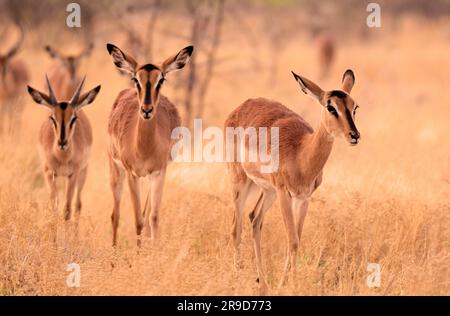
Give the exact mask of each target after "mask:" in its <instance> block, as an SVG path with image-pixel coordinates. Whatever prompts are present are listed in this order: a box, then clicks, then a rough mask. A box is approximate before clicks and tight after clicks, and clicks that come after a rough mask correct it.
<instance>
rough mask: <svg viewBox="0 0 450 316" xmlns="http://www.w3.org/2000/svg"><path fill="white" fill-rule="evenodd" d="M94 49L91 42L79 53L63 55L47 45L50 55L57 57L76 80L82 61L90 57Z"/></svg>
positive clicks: (46, 48)
mask: <svg viewBox="0 0 450 316" xmlns="http://www.w3.org/2000/svg"><path fill="white" fill-rule="evenodd" d="M93 49H94V44H92V43H91V44H89V46H88V47H87V48H86V49H85V50H84V51H82V52H81V53H79V54H78V55H63V54H61V53H60V52H59V51H57V50H56V49H54V48H53V47H51V46H49V45H47V46H46V47H45V51H46V52H47V53H48V54H49V55H50V57H51V58H53V59H57V60H58V61H59V62H60V63H61V64H62V65H63V66H64V67H65V68H66V69H67V71H68V72H69V74H70V78H72V79H73V80H75V78H76V75H77V70H78V68H79V66H80V64H81V61H82V60H83V59H84V58H86V57H88V56H89V55H90V54H91V53H92V50H93Z"/></svg>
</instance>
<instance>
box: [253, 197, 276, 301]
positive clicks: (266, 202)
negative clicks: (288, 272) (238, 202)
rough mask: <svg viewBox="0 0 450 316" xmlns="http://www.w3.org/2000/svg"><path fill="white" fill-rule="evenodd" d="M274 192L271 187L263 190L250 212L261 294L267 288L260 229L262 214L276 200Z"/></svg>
mask: <svg viewBox="0 0 450 316" xmlns="http://www.w3.org/2000/svg"><path fill="white" fill-rule="evenodd" d="M276 197H277V195H276V192H275V191H274V190H272V189H269V190H263V191H262V192H261V194H260V196H259V199H258V201H257V202H256V205H255V207H254V208H253V210H252V212H251V213H250V222H251V224H252V236H253V247H254V250H255V258H256V270H257V273H258V279H257V280H256V281H257V282H258V283H259V290H260V294H261V295H265V294H266V293H267V290H268V286H267V282H266V279H265V276H264V270H263V266H262V256H261V230H262V225H263V221H264V215H265V214H266V212H267V210H268V209H269V208H270V207H271V206H272V205H273V203H274V202H275V200H276Z"/></svg>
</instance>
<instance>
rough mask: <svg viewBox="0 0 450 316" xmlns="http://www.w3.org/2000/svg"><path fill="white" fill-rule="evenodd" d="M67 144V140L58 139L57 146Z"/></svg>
mask: <svg viewBox="0 0 450 316" xmlns="http://www.w3.org/2000/svg"><path fill="white" fill-rule="evenodd" d="M66 145H67V140H59V141H58V146H59V147H64V146H66Z"/></svg>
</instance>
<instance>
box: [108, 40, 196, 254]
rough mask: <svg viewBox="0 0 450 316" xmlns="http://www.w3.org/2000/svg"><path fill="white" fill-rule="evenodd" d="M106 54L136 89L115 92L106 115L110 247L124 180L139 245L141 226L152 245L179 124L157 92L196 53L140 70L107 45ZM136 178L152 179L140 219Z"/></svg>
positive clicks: (189, 49) (188, 49)
mask: <svg viewBox="0 0 450 316" xmlns="http://www.w3.org/2000/svg"><path fill="white" fill-rule="evenodd" d="M107 49H108V52H109V54H110V55H111V56H112V58H113V61H114V64H115V65H116V67H117V68H119V69H120V70H122V71H125V72H127V73H128V74H129V76H130V77H131V80H132V81H133V82H134V84H135V88H129V89H125V90H123V91H122V92H120V93H119V95H118V96H117V99H116V101H115V102H114V104H113V107H112V110H111V114H110V116H109V125H108V155H109V164H110V176H111V189H112V193H113V196H114V207H113V212H112V216H111V220H112V227H113V246H115V245H116V244H117V228H118V226H119V216H120V200H121V196H122V188H123V182H124V178H125V175H126V177H127V182H128V187H129V191H130V195H131V202H132V204H133V208H134V215H135V224H136V234H137V237H138V238H137V244H138V246H139V245H140V244H141V238H140V237H141V232H142V229H143V227H144V224H145V234H146V236H150V237H151V239H152V241H155V239H156V237H157V229H158V219H159V208H160V205H161V197H162V192H163V185H164V178H165V174H166V167H167V164H168V162H169V160H170V148H171V146H172V144H173V140H172V138H171V133H172V130H173V129H174V128H176V127H178V126H179V125H180V116H179V114H178V111H177V109H176V108H175V106H174V105H173V104H172V102H170V101H169V99H167V98H166V97H165V96H163V95H161V88H162V86H163V83H164V81H165V80H166V76H167V74H168V73H169V72H171V71H174V70H178V69H181V68H183V67H184V66H185V64H186V63H187V62H188V60H189V58H190V56H191V55H192V52H193V50H194V48H193V47H192V46H188V47H186V48H184V49H182V50H181V51H180V52H179V53H178V54H176V55H174V56H172V57H169V58H168V59H166V60H165V61H164V62H162V63H160V64H144V65H140V64H138V63H137V62H136V60H135V59H134V58H133V57H131V56H130V55H128V54H126V53H124V52H123V51H122V50H120V49H119V48H118V47H116V46H114V45H112V44H107ZM140 177H148V178H149V180H150V191H149V193H148V195H147V200H146V203H145V206H144V212H143V214H142V213H141V205H140V192H139V178H140ZM150 217H151V224H150V222H149V221H150ZM144 221H145V222H144Z"/></svg>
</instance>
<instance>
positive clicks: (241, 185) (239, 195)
mask: <svg viewBox="0 0 450 316" xmlns="http://www.w3.org/2000/svg"><path fill="white" fill-rule="evenodd" d="M230 173H231V193H232V198H233V206H234V213H233V224H232V229H231V236H232V239H233V245H234V250H235V252H234V265H235V268H238V267H239V261H240V244H241V236H242V216H243V213H244V207H245V202H246V201H247V197H248V195H249V193H250V191H251V186H252V184H253V182H252V181H251V180H250V179H249V178H248V177H247V175H246V174H245V172H244V170H242V168H240V167H239V168H236V167H233V168H231V170H230Z"/></svg>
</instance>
